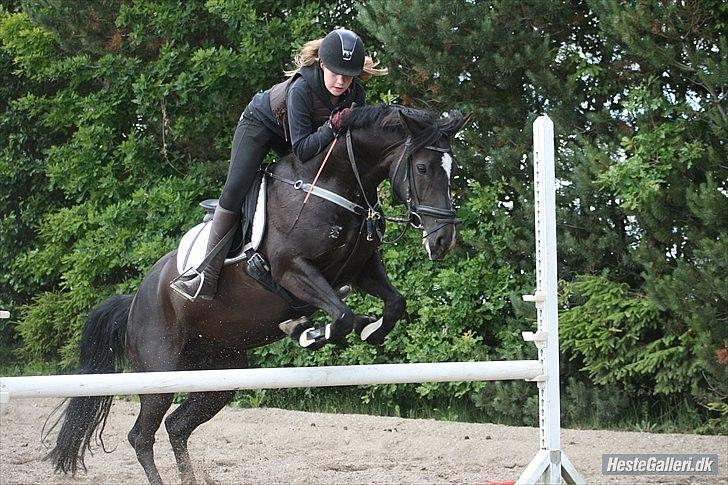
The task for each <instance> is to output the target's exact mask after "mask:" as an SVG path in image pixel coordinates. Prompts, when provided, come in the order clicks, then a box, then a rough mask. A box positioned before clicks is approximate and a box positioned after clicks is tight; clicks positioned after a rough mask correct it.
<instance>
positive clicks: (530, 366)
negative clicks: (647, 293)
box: [0, 116, 584, 484]
mask: <svg viewBox="0 0 728 485" xmlns="http://www.w3.org/2000/svg"><path fill="white" fill-rule="evenodd" d="M534 200H535V219H536V291H535V292H534V294H533V295H526V296H524V297H523V299H524V300H526V301H532V302H534V303H535V304H536V309H537V318H538V329H537V331H536V332H535V333H534V332H523V338H524V339H525V340H527V341H532V342H534V343H535V344H536V346H537V347H538V360H520V361H491V362H443V363H419V364H379V365H352V366H332V367H304V368H296V367H294V368H281V369H278V368H269V369H231V370H200V371H176V372H148V373H125V374H84V375H66V376H35V377H0V403H7V402H8V401H9V400H10V399H11V398H38V397H76V396H104V395H123V394H156V393H173V392H200V391H222V390H233V389H276V388H291V387H323V386H345V385H369V384H404V383H421V382H453V381H486V380H516V379H517V380H520V379H524V380H528V381H534V382H536V383H537V384H538V389H539V429H540V447H539V448H540V449H539V451H538V452H537V454H536V456H535V457H534V458H533V460H532V461H531V463H530V464H529V465H528V466H527V467H526V469H525V470H524V471H523V473H522V474H521V476H520V477H519V478H518V480H517V482H516V483H518V484H526V483H560V480H561V478H562V477H563V479H564V480H565V481H566V482H567V483H584V480H583V478H582V477H581V476H580V475H579V474H578V473H577V472H576V470H575V469H574V467H573V465H572V464H571V462H570V461H569V460H568V458H567V457H566V455H565V454H564V453H563V452H562V451H561V439H560V438H561V436H560V433H561V429H560V396H559V323H558V308H557V305H558V301H557V294H556V289H557V276H556V204H555V184H554V141H553V123H552V122H551V120H550V119H549V118H548V117H547V116H541V117H539V118H538V119H537V120H536V122H535V123H534ZM2 317H5V315H4V314H2V313H1V312H0V318H2Z"/></svg>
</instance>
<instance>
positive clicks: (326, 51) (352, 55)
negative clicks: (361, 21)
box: [318, 29, 365, 76]
mask: <svg viewBox="0 0 728 485" xmlns="http://www.w3.org/2000/svg"><path fill="white" fill-rule="evenodd" d="M318 52H319V59H321V60H322V61H323V63H324V65H325V66H326V68H327V69H328V70H330V71H333V72H335V73H336V74H342V75H344V76H358V75H359V74H361V72H362V70H363V69H364V56H365V53H364V42H362V40H361V39H360V38H359V36H358V35H356V34H355V33H354V32H352V31H351V30H346V29H336V30H332V31H331V32H329V34H328V35H327V36H326V37H324V40H322V41H321V45H320V46H319V51H318Z"/></svg>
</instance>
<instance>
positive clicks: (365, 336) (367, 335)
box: [359, 317, 384, 343]
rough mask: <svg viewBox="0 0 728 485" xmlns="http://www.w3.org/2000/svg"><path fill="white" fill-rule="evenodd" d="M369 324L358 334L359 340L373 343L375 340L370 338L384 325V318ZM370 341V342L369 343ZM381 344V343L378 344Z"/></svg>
mask: <svg viewBox="0 0 728 485" xmlns="http://www.w3.org/2000/svg"><path fill="white" fill-rule="evenodd" d="M372 320H373V321H371V322H369V323H368V324H366V325H364V326H363V327H362V329H361V332H359V336H360V337H361V339H362V340H363V341H365V342H369V343H373V341H374V340H376V338H374V337H372V336H373V335H375V334H376V333H377V332H378V331H379V330H380V329H381V328H382V325H383V324H384V317H381V318H380V319H379V320H374V319H372ZM370 339H371V341H370ZM378 343H381V342H378Z"/></svg>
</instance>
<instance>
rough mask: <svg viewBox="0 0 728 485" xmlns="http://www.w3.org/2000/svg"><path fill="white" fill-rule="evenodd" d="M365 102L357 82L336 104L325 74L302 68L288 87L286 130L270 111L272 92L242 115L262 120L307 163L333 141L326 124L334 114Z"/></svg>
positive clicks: (257, 98)
mask: <svg viewBox="0 0 728 485" xmlns="http://www.w3.org/2000/svg"><path fill="white" fill-rule="evenodd" d="M365 99H366V96H365V92H364V88H363V87H362V86H361V85H360V84H359V83H358V81H357V80H356V79H355V80H354V81H353V82H352V83H351V86H350V87H349V89H348V90H347V91H346V93H344V94H343V95H342V96H341V97H340V98H339V102H338V103H337V104H336V105H333V104H332V103H331V99H330V96H329V92H328V90H327V89H326V85H325V84H324V76H323V71H322V70H321V68H320V67H319V66H318V64H314V65H313V66H308V67H303V68H301V69H300V70H299V72H298V73H297V74H295V75H294V77H293V79H292V80H291V82H290V85H289V86H288V90H287V96H286V113H287V120H288V126H287V127H286V128H284V126H283V124H282V123H281V121H279V120H278V119H277V118H276V116H275V115H274V114H273V111H272V110H271V106H270V90H268V91H264V92H262V93H258V94H256V95H255V96H254V97H253V99H252V101H251V102H250V103H249V104H248V107H247V108H246V109H245V112H244V114H243V116H251V117H253V118H255V119H257V120H259V121H260V122H261V123H263V124H264V125H265V126H266V127H267V128H268V129H269V130H271V131H272V132H273V133H275V134H276V135H277V136H278V137H279V138H281V141H283V142H285V143H286V145H289V146H292V148H293V153H294V154H295V155H296V157H297V158H298V159H299V160H302V161H307V160H310V159H311V158H313V157H314V156H315V155H317V154H318V153H320V152H322V151H323V150H324V148H325V147H326V146H327V145H328V144H329V143H331V141H332V140H333V139H334V132H333V130H332V129H331V127H330V126H329V124H328V123H327V122H326V121H327V120H328V119H329V116H331V113H332V112H333V111H334V110H339V109H342V108H348V107H350V106H351V104H352V103H356V105H357V106H364V104H365Z"/></svg>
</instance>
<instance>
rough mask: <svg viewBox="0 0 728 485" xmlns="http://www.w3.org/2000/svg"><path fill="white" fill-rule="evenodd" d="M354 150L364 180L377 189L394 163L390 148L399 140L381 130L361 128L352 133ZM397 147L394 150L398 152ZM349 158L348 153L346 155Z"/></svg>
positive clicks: (368, 185) (368, 186) (369, 186)
mask: <svg viewBox="0 0 728 485" xmlns="http://www.w3.org/2000/svg"><path fill="white" fill-rule="evenodd" d="M352 139H353V143H352V145H353V151H354V157H355V159H356V164H357V166H358V168H359V174H360V176H361V178H362V182H363V183H364V185H365V186H366V187H367V188H370V189H371V188H373V189H376V187H377V186H379V184H380V183H382V181H384V179H386V178H387V176H388V174H389V166H390V165H391V163H392V153H390V150H391V149H392V147H393V146H394V145H396V143H397V140H396V139H395V138H393V137H392V136H391V135H389V134H386V135H382V133H381V131H376V130H360V131H358V132H357V133H355V134H353V135H352ZM396 150H397V149H395V150H394V151H395V152H396ZM346 157H347V159H348V153H347V155H346Z"/></svg>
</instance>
